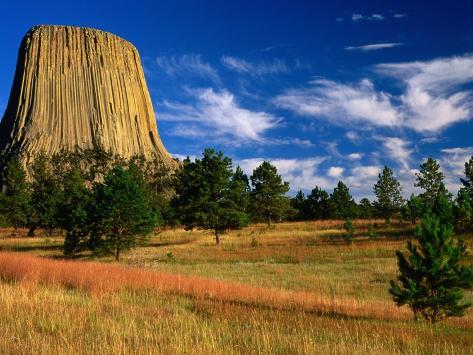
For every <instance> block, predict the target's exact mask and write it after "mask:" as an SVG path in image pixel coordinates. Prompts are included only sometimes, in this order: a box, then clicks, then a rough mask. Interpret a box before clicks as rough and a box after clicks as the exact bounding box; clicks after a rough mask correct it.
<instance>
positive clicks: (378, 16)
mask: <svg viewBox="0 0 473 355" xmlns="http://www.w3.org/2000/svg"><path fill="white" fill-rule="evenodd" d="M370 19H371V20H378V21H381V20H384V16H383V15H380V14H372V15H371V17H370Z"/></svg>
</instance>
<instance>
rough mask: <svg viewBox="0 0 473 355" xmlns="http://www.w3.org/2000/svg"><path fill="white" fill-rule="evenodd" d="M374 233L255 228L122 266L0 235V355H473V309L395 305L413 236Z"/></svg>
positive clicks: (159, 245) (143, 252)
mask: <svg viewBox="0 0 473 355" xmlns="http://www.w3.org/2000/svg"><path fill="white" fill-rule="evenodd" d="M375 222H376V223H378V224H379V225H380V233H379V239H378V240H369V239H368V237H367V236H366V234H367V223H368V222H366V221H356V225H357V233H358V235H357V237H356V239H357V240H356V241H355V243H354V244H353V245H350V246H348V245H345V244H344V242H343V240H342V238H341V236H342V233H343V230H342V224H343V222H341V221H324V222H300V223H283V224H279V225H276V226H272V227H267V226H265V225H253V226H250V227H248V228H245V229H243V230H240V231H234V232H231V233H229V234H226V235H224V236H223V240H222V244H221V245H220V246H216V245H215V242H214V240H213V237H212V235H211V234H209V233H206V232H202V231H193V232H191V231H184V230H180V229H175V230H164V231H161V232H159V233H156V235H154V236H153V238H152V239H151V240H150V242H149V245H147V246H145V247H141V248H138V249H135V250H132V251H130V252H127V253H125V254H124V255H123V259H122V261H121V262H120V263H115V262H113V261H112V258H101V259H92V258H91V257H90V256H87V255H85V256H82V257H80V258H77V259H75V260H73V261H69V260H64V259H63V258H62V251H61V244H62V239H61V237H47V236H44V235H41V234H39V235H38V236H37V237H35V238H26V237H24V236H23V234H24V231H17V233H16V235H15V236H13V237H12V235H11V234H12V231H11V230H8V229H5V230H0V249H1V250H2V251H1V252H0V278H1V279H2V282H1V283H0V309H1V312H0V329H2V332H1V334H0V353H18V354H20V353H21V354H41V353H44V354H51V353H91V352H94V353H107V354H110V353H205V354H209V353H278V354H279V353H280V354H283V353H284V354H285V353H308V354H309V353H321V352H324V353H389V354H391V353H421V354H432V353H438V354H440V353H451V354H466V353H473V311H472V310H470V311H469V312H468V313H467V315H466V316H465V317H463V318H457V319H448V320H446V321H445V322H442V323H440V324H436V325H433V326H431V325H429V324H426V323H424V322H416V321H413V320H412V315H411V313H410V311H409V310H408V309H407V308H404V307H402V308H398V307H396V306H395V305H394V304H393V302H392V300H391V298H390V296H389V293H388V291H387V290H388V287H389V286H388V282H389V280H391V279H393V278H395V275H396V269H397V267H396V259H395V255H394V251H395V250H397V249H404V248H405V244H406V240H407V239H408V238H409V236H411V235H412V227H411V226H410V225H408V224H401V223H394V224H393V225H392V226H391V227H389V228H384V227H382V221H370V223H375ZM466 237H467V243H468V244H469V246H470V250H471V248H472V245H473V237H472V236H471V235H469V236H466ZM466 262H467V263H470V264H473V257H472V256H471V254H470V256H468V258H467V260H466ZM466 298H467V299H469V300H473V293H471V292H469V293H466Z"/></svg>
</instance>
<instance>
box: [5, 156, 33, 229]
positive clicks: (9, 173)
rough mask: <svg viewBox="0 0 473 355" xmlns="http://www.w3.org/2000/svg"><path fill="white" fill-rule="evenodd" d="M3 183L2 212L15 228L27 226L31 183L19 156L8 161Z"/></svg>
mask: <svg viewBox="0 0 473 355" xmlns="http://www.w3.org/2000/svg"><path fill="white" fill-rule="evenodd" d="M3 183H4V194H2V201H1V209H2V213H3V214H4V215H5V217H6V219H7V222H8V223H9V224H10V225H11V226H13V227H14V228H15V229H17V228H19V227H25V226H26V225H27V223H28V215H29V213H30V193H29V184H28V183H27V181H26V173H25V170H24V169H23V167H22V166H21V164H20V161H19V160H18V159H17V158H12V159H11V160H10V161H9V162H8V164H7V166H6V169H5V177H4V179H3Z"/></svg>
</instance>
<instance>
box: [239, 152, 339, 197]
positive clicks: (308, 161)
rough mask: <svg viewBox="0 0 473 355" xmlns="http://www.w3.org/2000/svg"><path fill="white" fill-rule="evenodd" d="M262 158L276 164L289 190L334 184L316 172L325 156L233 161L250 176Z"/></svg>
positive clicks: (325, 186)
mask: <svg viewBox="0 0 473 355" xmlns="http://www.w3.org/2000/svg"><path fill="white" fill-rule="evenodd" d="M264 160H268V161H269V162H271V164H273V165H274V166H276V168H277V169H278V172H279V173H280V174H281V176H282V178H283V180H284V181H289V183H290V188H291V191H292V192H293V193H294V192H296V191H298V190H304V191H310V190H312V189H313V188H314V187H315V186H319V187H321V188H324V189H327V188H331V187H332V186H333V185H334V182H333V181H332V180H331V179H327V178H326V177H325V176H324V175H323V174H320V173H319V172H318V168H319V165H320V164H321V163H322V162H323V161H325V160H326V158H325V157H311V158H305V159H263V158H250V159H243V160H239V161H235V165H240V167H241V168H242V169H243V171H244V172H245V174H247V175H248V176H250V175H251V174H252V173H253V170H254V169H255V168H256V167H257V166H258V165H260V164H261V163H262V162H263V161H264Z"/></svg>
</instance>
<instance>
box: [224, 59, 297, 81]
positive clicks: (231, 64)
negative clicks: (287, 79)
mask: <svg viewBox="0 0 473 355" xmlns="http://www.w3.org/2000/svg"><path fill="white" fill-rule="evenodd" d="M222 64H223V65H224V66H225V67H227V68H228V69H230V70H233V71H236V72H237V73H244V74H248V75H253V76H262V75H267V74H280V73H287V72H288V71H289V68H288V67H287V65H286V62H285V61H284V60H281V59H278V58H275V59H274V61H273V62H271V63H258V64H254V63H251V62H249V61H247V60H245V59H241V58H236V57H231V56H223V57H222Z"/></svg>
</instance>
